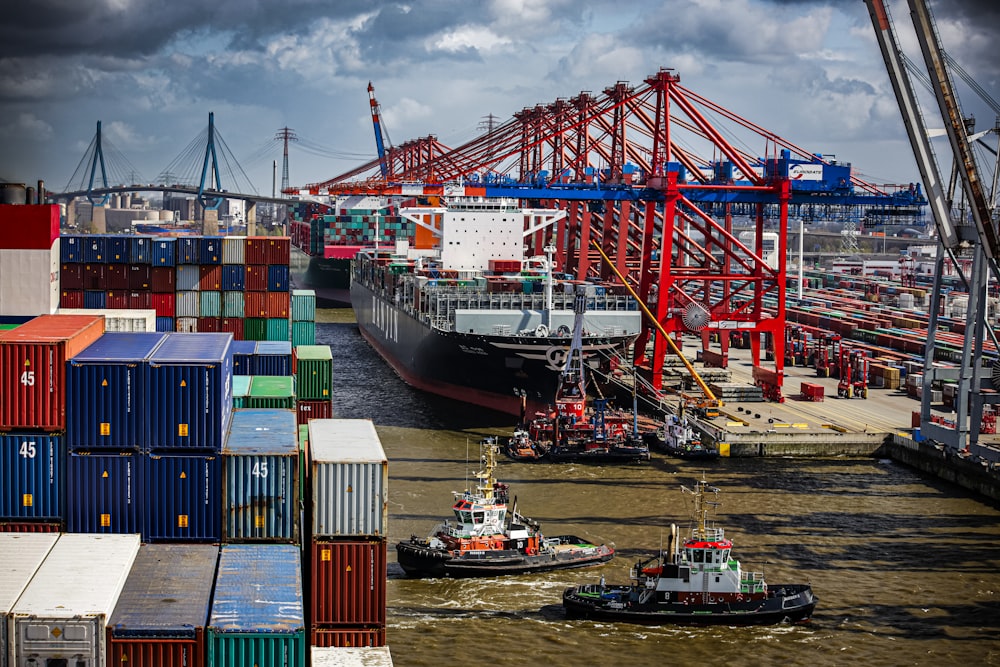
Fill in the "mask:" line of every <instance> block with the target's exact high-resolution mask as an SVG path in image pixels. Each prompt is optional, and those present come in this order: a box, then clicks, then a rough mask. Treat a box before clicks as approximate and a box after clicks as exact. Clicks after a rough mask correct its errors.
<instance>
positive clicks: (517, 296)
mask: <svg viewBox="0 0 1000 667" xmlns="http://www.w3.org/2000/svg"><path fill="white" fill-rule="evenodd" d="M419 299H420V301H419V308H416V309H413V308H412V306H409V305H404V309H406V310H411V311H412V310H415V311H417V312H418V313H419V315H420V316H421V317H425V318H427V321H429V322H433V323H434V326H435V327H437V328H443V329H446V330H448V329H450V328H451V327H450V326H438V322H440V321H448V322H450V321H451V320H453V319H454V316H455V313H456V311H458V310H505V311H510V310H537V311H542V310H545V306H546V303H545V295H544V294H538V293H534V292H533V293H531V294H523V293H513V292H511V293H504V292H493V293H485V294H484V293H482V292H477V291H475V290H471V289H464V288H461V287H445V288H442V287H435V288H430V289H427V288H425V289H423V290H421V292H420V297H419ZM552 308H553V309H554V310H570V311H571V310H572V309H573V298H572V295H569V294H565V293H562V294H555V295H553V299H552ZM637 309H638V306H637V304H636V302H635V299H633V298H632V297H630V296H625V295H619V294H606V295H600V296H592V297H587V310H588V311H634V310H637ZM567 335H569V334H568V333H567Z"/></svg>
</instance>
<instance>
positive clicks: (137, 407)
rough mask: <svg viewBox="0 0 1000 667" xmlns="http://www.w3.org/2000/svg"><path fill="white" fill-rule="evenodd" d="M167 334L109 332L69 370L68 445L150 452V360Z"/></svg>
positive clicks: (72, 362) (73, 448) (75, 359)
mask: <svg viewBox="0 0 1000 667" xmlns="http://www.w3.org/2000/svg"><path fill="white" fill-rule="evenodd" d="M165 338H166V334H163V333H155V332H153V333H105V334H104V335H103V336H101V337H100V338H98V339H97V340H96V341H95V342H94V343H93V344H92V345H90V346H89V347H87V349H85V350H83V351H82V352H79V353H78V354H76V355H74V356H73V357H72V358H71V359H70V360H69V363H68V364H67V367H66V441H67V445H68V447H69V450H70V451H77V450H81V449H117V450H123V451H124V450H129V449H147V448H148V447H149V422H148V421H147V420H146V414H147V411H148V408H149V402H150V401H151V400H152V399H151V396H150V393H149V358H150V356H151V355H152V354H153V351H154V350H156V348H157V347H158V346H159V345H160V343H162V342H163V340H164V339H165Z"/></svg>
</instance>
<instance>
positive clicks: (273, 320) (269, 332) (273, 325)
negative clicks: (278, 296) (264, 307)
mask: <svg viewBox="0 0 1000 667" xmlns="http://www.w3.org/2000/svg"><path fill="white" fill-rule="evenodd" d="M265 321H266V323H267V324H266V326H265V329H264V332H265V333H264V338H263V340H270V341H285V340H288V335H289V330H288V325H289V324H290V322H289V320H288V319H287V318H283V317H269V318H267V320H265Z"/></svg>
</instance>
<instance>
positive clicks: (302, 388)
mask: <svg viewBox="0 0 1000 667" xmlns="http://www.w3.org/2000/svg"><path fill="white" fill-rule="evenodd" d="M295 388H296V394H297V398H298V404H297V409H298V420H299V424H300V425H305V424H308V423H309V420H310V419H330V418H332V417H333V401H332V397H333V352H332V351H331V350H330V346H329V345H299V346H297V347H296V348H295Z"/></svg>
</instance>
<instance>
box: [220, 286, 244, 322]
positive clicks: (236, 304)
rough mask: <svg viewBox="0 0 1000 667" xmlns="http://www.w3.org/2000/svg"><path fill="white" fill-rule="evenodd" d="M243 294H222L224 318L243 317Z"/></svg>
mask: <svg viewBox="0 0 1000 667" xmlns="http://www.w3.org/2000/svg"><path fill="white" fill-rule="evenodd" d="M244 301H245V300H244V298H243V292H223V293H222V316H223V317H243V312H244V308H243V306H244Z"/></svg>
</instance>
